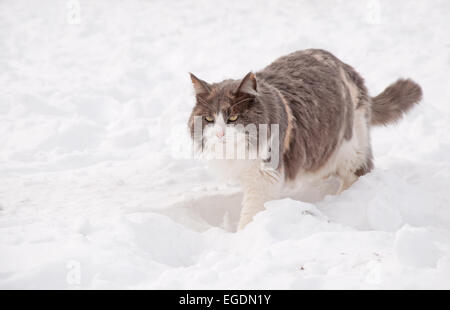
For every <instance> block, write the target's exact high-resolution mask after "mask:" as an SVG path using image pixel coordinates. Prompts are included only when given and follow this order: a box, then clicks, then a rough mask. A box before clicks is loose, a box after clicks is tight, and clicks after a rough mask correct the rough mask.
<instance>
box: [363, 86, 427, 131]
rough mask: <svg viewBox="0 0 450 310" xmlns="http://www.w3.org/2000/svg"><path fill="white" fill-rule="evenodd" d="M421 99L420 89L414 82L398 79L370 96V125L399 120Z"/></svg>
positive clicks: (385, 123)
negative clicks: (378, 92)
mask: <svg viewBox="0 0 450 310" xmlns="http://www.w3.org/2000/svg"><path fill="white" fill-rule="evenodd" d="M421 99H422V89H421V88H420V86H419V84H417V83H416V82H414V81H412V80H410V79H407V80H403V79H400V80H398V81H397V82H395V83H394V84H391V85H389V87H388V88H386V89H385V90H384V91H383V92H382V93H381V94H379V95H378V96H376V97H374V98H372V121H371V124H372V125H387V124H389V123H393V122H395V121H397V120H399V119H400V118H401V117H402V116H403V114H404V113H406V112H407V111H409V110H410V109H411V108H412V107H413V106H414V104H417V103H419V101H420V100H421Z"/></svg>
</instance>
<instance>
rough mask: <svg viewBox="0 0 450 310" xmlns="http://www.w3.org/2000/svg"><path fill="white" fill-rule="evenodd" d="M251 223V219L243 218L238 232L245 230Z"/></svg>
mask: <svg viewBox="0 0 450 310" xmlns="http://www.w3.org/2000/svg"><path fill="white" fill-rule="evenodd" d="M251 221H252V218H251V217H249V218H241V219H240V220H239V224H238V227H237V231H241V230H243V229H244V228H245V227H246V226H247V224H248V223H250V222H251Z"/></svg>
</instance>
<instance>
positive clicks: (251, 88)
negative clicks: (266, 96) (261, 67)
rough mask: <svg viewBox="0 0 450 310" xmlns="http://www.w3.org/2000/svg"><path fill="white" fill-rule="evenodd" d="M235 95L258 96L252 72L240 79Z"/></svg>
mask: <svg viewBox="0 0 450 310" xmlns="http://www.w3.org/2000/svg"><path fill="white" fill-rule="evenodd" d="M237 93H238V94H247V95H251V96H255V97H256V96H257V95H258V91H257V84H256V77H255V75H254V74H253V72H249V73H247V75H246V76H245V77H244V78H243V79H242V81H241V84H240V85H239V87H238V89H237Z"/></svg>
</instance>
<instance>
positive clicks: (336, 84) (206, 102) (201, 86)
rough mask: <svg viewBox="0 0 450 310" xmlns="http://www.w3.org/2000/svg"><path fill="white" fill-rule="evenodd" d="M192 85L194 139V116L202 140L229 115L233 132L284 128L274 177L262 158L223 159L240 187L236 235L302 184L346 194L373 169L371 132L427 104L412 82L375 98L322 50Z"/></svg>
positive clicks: (400, 83)
mask: <svg viewBox="0 0 450 310" xmlns="http://www.w3.org/2000/svg"><path fill="white" fill-rule="evenodd" d="M191 79H192V82H193V85H194V89H195V93H196V99H197V103H196V105H195V107H194V109H193V111H192V115H191V117H190V120H189V127H190V130H191V134H192V135H193V130H194V128H193V127H194V117H195V116H201V117H202V127H203V128H204V129H205V132H208V131H207V130H206V128H207V126H206V125H208V122H207V121H206V119H205V117H206V116H212V117H215V120H214V125H213V127H212V128H210V129H208V130H210V131H209V132H210V133H211V130H212V132H214V130H216V131H217V130H222V129H223V130H225V132H226V131H227V130H229V129H228V128H229V127H231V126H229V125H230V124H228V123H227V121H226V120H227V119H228V117H230V115H238V119H237V120H236V121H235V122H233V125H234V124H243V125H247V124H279V141H280V143H279V154H280V163H279V165H278V166H277V167H275V169H274V170H275V171H271V169H270V168H267V167H266V166H265V165H264V162H265V161H267V158H264V157H261V158H258V159H256V160H255V159H254V160H240V161H239V160H237V159H235V160H233V159H231V160H230V159H224V160H222V162H221V163H220V165H219V166H221V167H222V168H223V169H222V170H223V171H225V172H228V173H229V172H231V174H232V175H233V176H234V177H235V178H237V179H238V180H239V181H240V182H241V184H242V187H243V191H244V200H243V209H242V213H241V218H240V223H239V227H238V228H239V229H242V228H243V227H244V226H245V225H246V224H247V223H248V222H250V221H251V219H252V218H253V216H254V215H255V214H256V213H257V212H258V211H260V210H263V209H264V202H265V201H267V200H270V199H273V198H274V197H276V196H277V195H278V193H279V192H280V191H281V190H282V189H283V187H285V186H287V185H288V184H295V183H296V182H297V181H298V180H314V181H315V182H317V181H319V182H320V181H322V180H326V179H327V178H329V177H330V176H335V177H338V178H339V179H340V180H341V184H340V189H339V190H338V192H340V191H342V190H344V189H346V188H348V187H349V186H350V185H351V184H353V182H355V181H356V180H357V178H358V177H359V176H361V175H364V174H366V173H368V172H369V171H370V170H371V169H372V168H373V161H372V151H371V145H370V127H371V126H372V125H386V124H389V123H392V122H395V121H396V120H398V119H400V118H401V116H402V115H403V113H404V112H406V111H407V110H409V109H410V108H411V107H413V106H414V104H416V103H418V102H419V101H420V100H421V98H422V91H421V88H420V86H419V85H418V84H416V83H415V82H413V81H411V80H398V81H397V82H395V83H394V84H392V85H391V86H389V87H388V88H386V90H384V91H383V92H382V93H381V94H380V95H378V96H376V97H374V98H371V97H370V96H369V94H368V92H367V89H366V87H365V85H364V80H363V79H362V77H361V76H360V75H359V74H358V73H357V72H356V71H355V70H354V69H353V68H352V67H350V66H349V65H347V64H345V63H343V62H341V61H340V60H339V59H337V58H336V57H335V56H333V55H332V54H331V53H329V52H326V51H323V50H318V49H309V50H304V51H297V52H294V53H292V54H289V55H287V56H283V57H280V58H279V59H277V60H276V61H274V62H273V63H272V64H270V65H269V66H268V67H266V68H265V69H263V70H261V71H259V72H257V73H255V74H253V73H249V74H247V76H246V77H245V78H244V79H242V80H225V81H222V82H220V83H214V84H208V83H206V82H205V81H202V80H200V79H198V78H197V77H195V76H194V75H192V74H191ZM229 123H230V122H229ZM210 127H211V126H210ZM208 128H209V127H208ZM230 130H231V129H230ZM215 139H216V140H217V139H218V138H217V137H215ZM205 140H206V141H205ZM219 140H220V139H219ZM208 141H212V138H211V137H208V136H207V135H206V134H205V136H204V137H203V138H202V142H201V143H202V145H203V144H204V143H208ZM211 143H213V142H211ZM214 143H217V141H215V142H214ZM224 143H226V142H224Z"/></svg>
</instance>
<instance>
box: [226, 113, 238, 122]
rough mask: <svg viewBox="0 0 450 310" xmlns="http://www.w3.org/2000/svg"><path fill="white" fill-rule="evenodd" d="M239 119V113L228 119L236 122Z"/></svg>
mask: <svg viewBox="0 0 450 310" xmlns="http://www.w3.org/2000/svg"><path fill="white" fill-rule="evenodd" d="M237 119H238V115H237V114H236V115H231V116H230V117H229V118H228V121H230V122H235V121H236V120H237Z"/></svg>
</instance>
